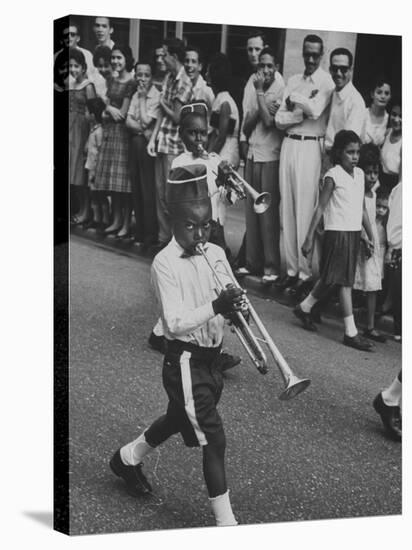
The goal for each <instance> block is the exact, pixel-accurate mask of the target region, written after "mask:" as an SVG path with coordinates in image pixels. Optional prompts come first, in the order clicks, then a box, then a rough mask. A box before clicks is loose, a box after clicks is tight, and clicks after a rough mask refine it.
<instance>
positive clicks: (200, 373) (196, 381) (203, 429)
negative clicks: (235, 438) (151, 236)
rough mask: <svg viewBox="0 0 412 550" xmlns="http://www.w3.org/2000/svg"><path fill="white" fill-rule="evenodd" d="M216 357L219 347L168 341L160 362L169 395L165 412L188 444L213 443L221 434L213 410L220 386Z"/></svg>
mask: <svg viewBox="0 0 412 550" xmlns="http://www.w3.org/2000/svg"><path fill="white" fill-rule="evenodd" d="M219 357H220V347H219V348H201V347H199V346H196V345H194V344H187V343H185V342H180V341H177V340H174V341H172V342H170V341H169V342H168V345H167V352H166V355H165V359H164V363H163V385H164V388H165V390H166V392H167V395H168V397H169V405H168V408H167V413H166V415H167V418H168V419H169V420H170V421H171V422H172V423H173V424H174V425H176V427H177V428H178V431H179V432H180V433H181V434H182V437H183V440H184V442H185V444H186V445H187V446H188V447H197V446H199V445H208V444H210V443H212V444H213V443H214V442H219V441H221V440H222V437H224V431H223V424H222V420H221V418H220V416H219V413H218V412H217V410H216V405H217V403H218V402H219V399H220V396H221V393H222V389H223V378H222V373H221V371H220V369H219V368H218V364H219Z"/></svg>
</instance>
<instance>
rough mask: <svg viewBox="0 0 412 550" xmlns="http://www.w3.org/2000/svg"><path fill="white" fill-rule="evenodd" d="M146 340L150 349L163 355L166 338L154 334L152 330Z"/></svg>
mask: <svg viewBox="0 0 412 550" xmlns="http://www.w3.org/2000/svg"><path fill="white" fill-rule="evenodd" d="M148 342H149V346H150V347H151V348H152V349H154V350H156V351H159V352H160V353H163V355H164V354H165V353H166V338H165V337H164V336H156V334H155V333H154V332H152V333H151V334H150V336H149V340H148Z"/></svg>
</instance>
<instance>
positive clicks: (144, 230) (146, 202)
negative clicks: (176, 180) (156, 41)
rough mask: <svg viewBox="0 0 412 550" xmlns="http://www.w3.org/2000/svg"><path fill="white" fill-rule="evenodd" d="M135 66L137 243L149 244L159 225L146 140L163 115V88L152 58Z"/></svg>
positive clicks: (132, 119) (129, 122)
mask: <svg viewBox="0 0 412 550" xmlns="http://www.w3.org/2000/svg"><path fill="white" fill-rule="evenodd" d="M134 68H135V73H134V75H135V80H136V83H137V91H136V92H135V94H134V95H133V97H132V100H131V102H130V107H129V110H128V112H127V119H126V126H127V128H128V129H129V131H130V134H131V139H130V148H129V166H130V179H131V184H132V198H133V210H134V215H135V230H134V244H135V245H136V246H137V247H143V246H144V247H150V246H151V245H154V244H156V243H157V235H158V225H157V215H156V186H155V174H154V158H153V157H151V156H150V155H149V154H148V152H147V144H148V142H149V140H150V137H151V135H152V133H153V128H154V125H155V123H156V120H157V119H158V118H159V117H160V116H161V113H160V107H159V99H160V92H159V91H158V90H157V89H156V88H155V87H154V86H153V82H152V67H151V65H150V62H149V61H145V60H142V61H138V62H137V63H136V65H135V67H134Z"/></svg>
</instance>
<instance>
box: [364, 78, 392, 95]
mask: <svg viewBox="0 0 412 550" xmlns="http://www.w3.org/2000/svg"><path fill="white" fill-rule="evenodd" d="M384 84H387V85H388V86H389V87H390V88H391V90H392V85H391V83H390V80H389V78H386V76H385V75H383V74H380V75H379V76H376V77H375V78H374V79H373V81H372V85H371V87H370V88H369V91H370V92H371V93H372V92H374V91H375V90H376V88H380V87H381V86H383V85H384Z"/></svg>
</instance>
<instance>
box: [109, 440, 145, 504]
mask: <svg viewBox="0 0 412 550" xmlns="http://www.w3.org/2000/svg"><path fill="white" fill-rule="evenodd" d="M109 464H110V468H111V470H112V472H113V473H114V474H115V475H117V476H118V477H121V478H123V479H124V481H125V483H126V490H127V492H128V493H129V495H131V496H133V497H138V496H141V495H147V494H148V493H151V492H152V486H151V485H150V483H149V482H148V481H147V478H146V476H145V475H144V473H143V472H142V463H140V464H137V466H126V464H123V461H122V459H121V457H120V449H118V450H117V451H116V452H115V453H114V455H113V457H112V459H111V461H110V463H109Z"/></svg>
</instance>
